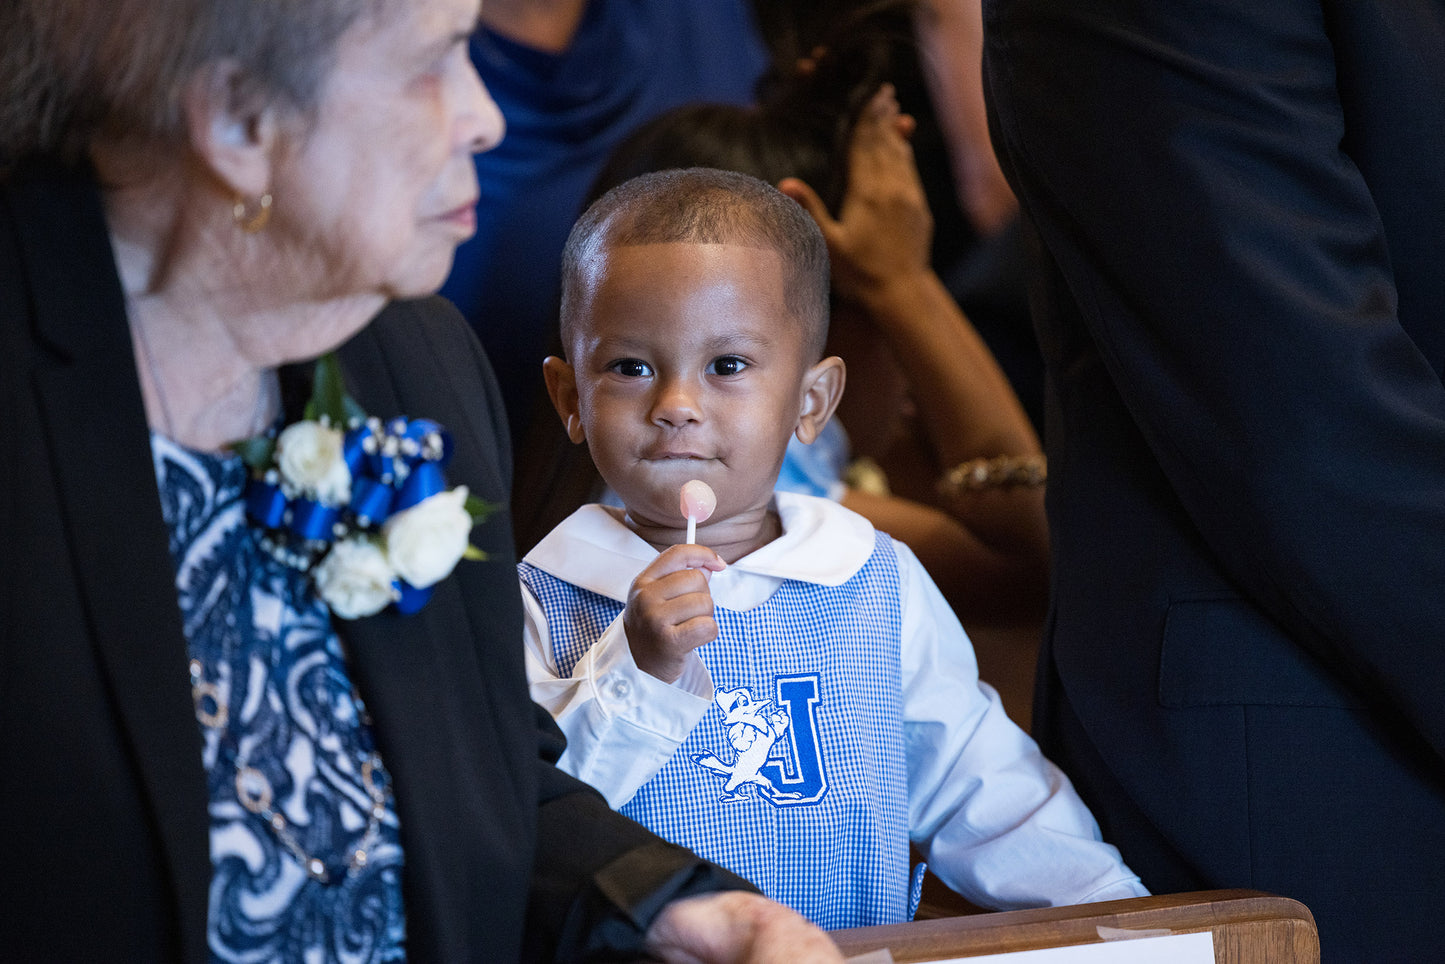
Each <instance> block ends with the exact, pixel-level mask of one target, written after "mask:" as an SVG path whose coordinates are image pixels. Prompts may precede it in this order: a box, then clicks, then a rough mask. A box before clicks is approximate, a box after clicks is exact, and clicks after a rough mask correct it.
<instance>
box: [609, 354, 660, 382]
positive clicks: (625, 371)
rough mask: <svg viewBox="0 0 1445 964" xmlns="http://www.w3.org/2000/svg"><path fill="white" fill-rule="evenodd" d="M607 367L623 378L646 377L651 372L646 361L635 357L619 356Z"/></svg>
mask: <svg viewBox="0 0 1445 964" xmlns="http://www.w3.org/2000/svg"><path fill="white" fill-rule="evenodd" d="M608 368H610V369H611V370H612V371H614V372H616V373H617V374H619V375H621V376H623V377H624V378H646V377H647V376H648V375H651V374H652V368H651V367H649V366H648V364H647V362H645V361H641V360H640V359H637V358H619V359H618V360H617V361H615V362H613V363H612V364H611V365H609V366H608Z"/></svg>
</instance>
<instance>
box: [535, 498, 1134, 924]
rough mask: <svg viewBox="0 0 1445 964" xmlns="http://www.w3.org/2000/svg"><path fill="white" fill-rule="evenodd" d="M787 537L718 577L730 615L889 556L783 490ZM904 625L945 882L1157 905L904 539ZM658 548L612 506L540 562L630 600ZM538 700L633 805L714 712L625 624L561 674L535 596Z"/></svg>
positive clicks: (908, 683)
mask: <svg viewBox="0 0 1445 964" xmlns="http://www.w3.org/2000/svg"><path fill="white" fill-rule="evenodd" d="M776 507H777V510H778V514H779V517H780V519H781V521H782V528H783V534H782V535H781V536H779V537H778V538H777V539H775V540H773V541H772V542H770V543H769V544H767V545H765V546H763V547H762V548H760V549H758V550H756V551H755V552H753V553H751V554H749V555H748V556H745V557H744V558H742V559H739V560H737V561H736V562H733V563H731V564H730V565H729V566H728V568H727V569H725V570H723V571H722V572H719V573H713V574H712V577H711V580H710V582H709V590H710V592H711V593H712V596H713V600H714V602H715V603H716V604H717V605H719V606H723V607H725V608H728V609H732V610H738V611H746V610H749V609H752V608H754V607H756V606H757V605H759V604H761V603H762V602H764V601H765V600H767V599H768V598H769V597H770V596H771V595H772V594H773V593H774V592H775V591H776V590H777V588H778V587H779V586H780V585H781V584H782V582H783V580H784V579H796V580H801V581H804V582H811V583H817V584H821V585H825V586H837V585H842V584H843V583H844V582H846V581H847V580H848V579H849V578H851V577H852V576H853V575H854V574H855V573H857V572H858V570H859V569H861V568H862V566H863V565H864V563H866V562H867V560H868V558H869V556H870V555H871V553H872V551H873V546H874V531H873V526H872V525H871V524H870V523H869V522H868V521H867V520H866V519H864V518H863V517H862V516H860V515H857V514H856V513H854V512H851V511H850V510H848V509H845V508H843V507H842V506H840V505H838V504H837V503H834V502H831V501H829V500H826V499H818V498H814V497H811V496H803V495H793V494H789V493H783V492H780V493H778V494H777V495H776ZM894 548H895V549H896V550H897V553H898V564H899V591H900V596H901V600H900V602H901V611H902V641H901V642H902V646H901V661H902V666H901V678H902V686H903V701H902V702H903V712H904V733H905V740H906V747H907V754H908V759H907V761H906V762H907V770H908V786H909V827H910V828H911V830H910V836H911V838H912V840H913V842H914V843H916V844H917V845H918V846H919V847H920V849H921V850H922V851H923V853H924V856H925V859H926V860H927V861H928V863H929V866H930V869H932V870H933V872H934V873H935V874H937V875H938V876H939V877H940V878H941V879H942V880H943V881H944V882H945V883H948V884H949V885H950V886H951V887H953V888H954V889H955V890H957V891H959V892H960V893H962V894H963V895H964V896H965V897H967V898H968V899H969V900H971V901H973V902H975V903H978V904H981V905H983V906H989V907H1000V908H1008V907H1033V906H1040V905H1046V904H1070V903H1081V902H1084V901H1089V900H1108V899H1115V898H1120V897H1133V896H1141V895H1144V894H1146V893H1147V891H1146V890H1145V889H1144V887H1143V885H1142V884H1140V883H1139V879H1138V877H1137V876H1136V875H1135V874H1134V873H1133V872H1132V871H1130V870H1129V869H1128V868H1127V867H1126V866H1124V864H1123V863H1122V861H1121V860H1120V858H1119V854H1118V851H1117V850H1115V848H1114V847H1112V846H1110V845H1108V844H1104V843H1101V842H1100V841H1099V839H1098V837H1099V832H1098V827H1097V824H1096V823H1095V822H1094V819H1093V816H1092V815H1091V814H1090V813H1089V811H1088V809H1087V808H1086V807H1085V806H1084V804H1083V802H1082V801H1081V800H1079V798H1078V795H1077V794H1076V793H1075V792H1074V789H1073V787H1072V785H1071V784H1070V783H1069V781H1068V779H1067V778H1066V777H1065V776H1064V775H1063V773H1062V772H1061V771H1059V770H1058V768H1057V767H1055V766H1054V765H1053V764H1051V763H1049V762H1048V761H1047V760H1046V759H1044V757H1043V755H1042V754H1041V753H1040V752H1039V750H1038V747H1037V746H1036V745H1035V744H1034V742H1033V740H1032V739H1030V738H1029V736H1028V735H1027V734H1025V733H1024V732H1023V731H1022V730H1020V729H1019V728H1018V726H1016V725H1015V724H1014V723H1013V721H1012V720H1010V719H1009V718H1008V716H1007V714H1005V712H1004V710H1003V705H1002V704H1001V703H1000V701H999V698H998V694H997V693H995V692H994V690H993V689H992V688H991V687H989V686H988V685H987V684H985V683H981V682H980V681H979V679H978V666H977V663H976V661H975V659H974V654H973V647H972V644H970V642H969V640H968V636H967V635H966V634H965V633H964V631H963V627H962V626H961V625H959V622H958V619H957V617H955V616H954V614H953V611H952V609H951V608H950V607H949V606H948V603H947V602H946V601H945V600H944V598H943V595H942V594H941V593H940V592H939V591H938V588H937V587H936V586H935V585H934V584H933V580H932V579H930V578H929V576H928V574H927V573H926V572H925V571H924V569H923V567H922V565H921V564H920V563H919V562H918V559H917V557H915V556H914V555H913V553H912V552H911V551H910V550H909V549H908V548H907V547H906V546H904V545H903V544H902V543H900V542H898V541H897V540H894ZM656 557H657V550H655V549H654V548H652V546H650V545H649V544H648V543H646V542H645V541H643V540H642V539H641V538H640V537H639V536H637V535H636V534H635V533H633V532H632V531H631V530H630V529H628V528H627V527H626V526H625V525H624V524H623V523H622V522H621V521H620V520H619V519H618V517H617V516H616V515H615V514H614V513H613V511H612V510H609V509H607V508H605V507H602V506H596V505H589V506H584V507H583V508H581V509H579V510H578V511H577V512H575V513H574V514H573V515H571V516H570V517H568V518H567V519H566V520H564V521H563V522H562V524H561V525H559V526H558V527H557V528H556V529H554V530H553V531H552V532H551V533H549V534H548V535H547V537H546V538H544V539H543V540H542V541H541V542H540V543H538V545H537V546H536V548H534V549H533V550H532V551H531V552H529V553H528V554H527V556H526V560H525V561H526V562H527V563H529V564H531V565H533V566H536V567H537V568H538V569H541V570H543V571H545V572H548V573H550V574H552V575H554V576H556V577H558V578H560V579H563V580H565V581H567V582H569V583H571V584H573V585H575V586H579V587H581V588H583V589H587V590H589V591H591V592H595V593H598V594H599V595H602V596H606V597H608V598H611V599H614V600H617V601H619V602H624V601H625V600H626V599H627V595H628V590H629V589H630V587H631V585H632V581H633V579H634V578H636V576H637V574H638V573H639V572H641V571H642V569H643V568H645V567H646V566H647V565H648V564H649V563H651V562H652V560H653V559H655V558H656ZM522 595H523V599H524V605H525V609H526V634H525V635H526V662H527V676H528V679H529V681H530V683H531V690H532V698H533V699H534V700H536V701H537V702H538V703H540V704H541V705H542V706H544V707H546V708H547V709H548V710H549V711H550V712H551V713H552V715H553V716H554V717H555V718H556V719H557V721H558V724H559V725H560V726H561V728H562V730H563V732H564V733H565V734H566V736H567V741H568V748H567V751H566V753H564V754H563V756H562V759H561V761H560V764H559V765H560V766H561V767H562V768H563V769H564V770H566V771H568V772H569V773H572V774H574V775H575V776H577V777H578V778H580V779H582V780H585V781H586V782H588V783H590V784H592V785H593V786H594V787H596V788H597V789H598V790H600V791H601V792H602V794H603V795H604V796H606V797H607V800H608V803H609V804H610V805H612V806H613V807H619V806H621V805H623V804H624V803H626V802H627V801H628V800H630V799H631V798H632V795H633V794H634V793H636V792H637V789H638V788H639V787H640V786H642V784H644V783H646V782H647V780H648V779H650V778H651V777H652V776H653V775H654V774H655V773H656V772H657V771H658V770H659V769H661V768H662V766H663V764H665V763H666V762H667V761H668V759H669V758H671V756H672V755H673V753H674V752H675V751H676V750H677V748H678V747H679V746H680V745H681V744H682V742H683V741H684V740H685V739H686V738H687V736H688V734H689V733H690V732H691V731H692V729H693V727H694V726H696V725H697V723H698V721H699V720H701V719H702V717H703V714H704V713H706V712H707V709H708V707H709V706H711V705H712V700H713V697H714V695H715V694H714V689H713V682H712V679H711V677H710V675H709V674H708V671H707V667H706V666H704V665H703V662H702V659H701V658H700V657H699V656H698V655H697V654H696V653H693V654H691V655H690V656H689V657H688V661H687V667H686V669H685V670H684V672H683V674H682V676H681V677H680V678H679V679H678V680H677V682H676V683H672V684H669V683H665V682H663V681H662V680H660V679H658V678H656V677H654V676H651V675H649V674H647V673H644V672H642V671H641V670H639V669H638V668H637V664H636V663H635V662H634V661H633V659H632V653H631V650H630V648H629V646H628V643H627V637H626V635H625V634H624V632H623V629H622V619H621V617H619V618H617V619H616V620H614V621H613V623H612V624H611V625H610V626H609V627H608V628H607V629H606V630H605V631H604V632H603V634H602V635H601V637H599V638H598V640H597V642H596V643H595V644H593V646H592V648H591V649H590V650H589V651H588V652H587V654H586V655H585V656H583V657H582V659H581V660H580V661H579V662H578V663H577V665H576V666H575V667H574V668H573V671H572V675H571V676H570V677H563V676H561V675H560V674H559V672H558V669H557V664H556V661H555V659H554V657H553V654H552V647H551V640H550V636H549V633H548V628H547V625H546V620H545V618H544V616H543V614H542V608H541V606H540V605H539V604H538V603H537V601H536V599H534V598H533V597H532V595H531V593H530V592H526V591H524V592H523V594H522Z"/></svg>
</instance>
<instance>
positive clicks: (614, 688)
mask: <svg viewBox="0 0 1445 964" xmlns="http://www.w3.org/2000/svg"><path fill="white" fill-rule="evenodd" d="M606 688H607V695H608V696H611V697H612V698H613V699H614V700H616V701H617V702H619V703H624V702H626V701H627V698H628V697H629V696H631V695H632V681H631V680H629V679H628V678H627V677H625V676H621V675H619V674H617V673H611V674H609V675H608V677H607V686H606Z"/></svg>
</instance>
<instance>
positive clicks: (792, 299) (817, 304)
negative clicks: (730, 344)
mask: <svg viewBox="0 0 1445 964" xmlns="http://www.w3.org/2000/svg"><path fill="white" fill-rule="evenodd" d="M679 242H680V243H683V244H737V245H743V246H748V247H764V248H771V249H772V250H774V251H776V252H777V253H778V254H779V255H780V256H781V257H782V259H783V270H784V276H783V283H784V285H785V287H786V291H785V298H786V304H787V306H788V310H789V312H791V313H792V315H793V317H794V319H795V320H796V321H798V322H799V323H800V324H802V325H803V326H804V340H803V345H804V348H805V350H807V351H809V352H810V358H809V362H810V363H811V362H813V361H817V360H818V359H819V358H822V357H823V345H824V343H825V342H826V341H827V338H828V247H827V245H826V244H825V243H824V241H823V233H822V232H821V231H819V230H818V225H817V224H816V223H815V222H814V221H813V218H812V216H811V215H809V214H808V212H807V211H805V210H803V208H802V206H801V205H799V204H798V203H797V202H796V201H794V200H793V199H792V198H790V197H788V196H787V195H785V194H783V193H782V192H781V191H779V190H778V189H777V188H775V187H773V186H772V185H770V184H768V183H766V182H765V181H760V180H758V179H757V178H755V177H751V176H749V175H747V174H738V173H736V172H733V171H721V170H716V169H714V168H710V167H689V168H680V169H674V170H667V171H654V172H652V173H650V174H642V175H640V176H638V177H634V178H632V179H631V180H629V181H624V182H623V183H622V184H619V185H617V186H616V187H614V188H613V189H612V190H610V191H608V192H607V193H606V194H604V195H602V197H600V198H598V199H597V200H596V201H595V202H593V204H592V205H591V206H590V207H589V208H588V209H587V210H586V212H584V213H583V215H582V217H581V218H579V219H578V220H577V223H576V224H575V225H573V227H572V233H571V234H569V235H568V237H567V245H566V247H565V248H564V249H563V250H562V310H561V315H562V333H563V340H564V342H565V341H566V340H567V339H566V336H567V334H568V332H569V331H570V330H571V328H572V323H573V315H574V314H575V312H576V310H577V302H578V299H579V298H580V297H581V295H582V284H583V277H584V273H585V271H586V268H587V264H588V262H590V261H591V260H592V259H594V258H595V257H596V256H597V255H598V254H599V253H601V252H602V251H603V250H605V249H608V248H620V247H627V246H629V245H638V244H667V243H679Z"/></svg>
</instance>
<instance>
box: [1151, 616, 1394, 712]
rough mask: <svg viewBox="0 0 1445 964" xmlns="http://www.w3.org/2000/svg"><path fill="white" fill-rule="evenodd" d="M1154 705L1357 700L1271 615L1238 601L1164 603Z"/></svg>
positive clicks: (1350, 703)
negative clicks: (1162, 634)
mask: <svg viewBox="0 0 1445 964" xmlns="http://www.w3.org/2000/svg"><path fill="white" fill-rule="evenodd" d="M1159 702H1160V703H1162V704H1163V705H1164V706H1169V707H1186V706H1242V705H1260V706H1331V707H1341V708H1351V709H1358V708H1363V707H1364V705H1365V704H1364V701H1363V700H1362V699H1361V698H1360V697H1359V695H1358V694H1356V693H1355V692H1354V691H1353V690H1352V689H1350V688H1349V687H1347V686H1346V685H1345V684H1344V683H1343V682H1341V681H1340V679H1339V678H1338V677H1336V676H1335V675H1334V674H1333V673H1331V672H1330V671H1329V670H1327V669H1326V668H1325V667H1324V666H1323V665H1322V664H1321V663H1320V662H1319V661H1318V660H1316V659H1315V658H1314V657H1313V656H1311V655H1310V654H1308V653H1306V652H1305V651H1304V650H1303V649H1301V648H1300V646H1299V645H1298V644H1297V643H1295V642H1294V641H1293V640H1292V639H1290V637H1289V636H1288V635H1286V634H1285V633H1284V632H1283V631H1282V630H1281V629H1280V628H1279V627H1278V626H1277V625H1276V624H1275V623H1274V622H1273V621H1272V620H1270V619H1269V618H1268V617H1267V616H1265V615H1264V614H1263V613H1261V612H1259V610H1257V609H1255V608H1254V607H1253V606H1251V605H1249V604H1248V603H1246V602H1245V601H1244V600H1242V599H1238V598H1220V599H1185V600H1175V601H1174V602H1172V603H1170V604H1169V613H1168V615H1167V616H1166V617H1165V621H1164V642H1163V645H1162V647H1161V648H1160V654H1159Z"/></svg>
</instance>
